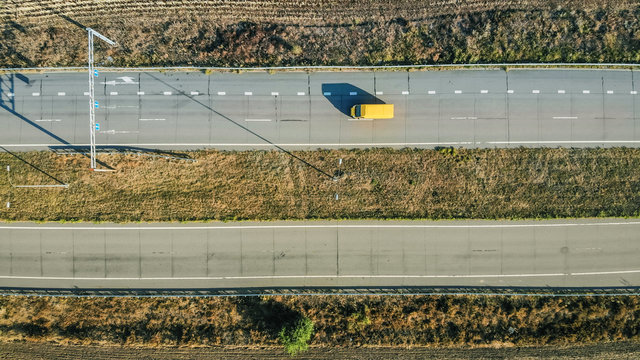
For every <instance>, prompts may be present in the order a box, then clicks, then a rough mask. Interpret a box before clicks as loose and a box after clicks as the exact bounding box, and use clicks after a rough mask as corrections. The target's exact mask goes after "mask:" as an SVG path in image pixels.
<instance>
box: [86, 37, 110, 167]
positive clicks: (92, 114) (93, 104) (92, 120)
mask: <svg viewBox="0 0 640 360" xmlns="http://www.w3.org/2000/svg"><path fill="white" fill-rule="evenodd" d="M86 30H87V32H88V33H89V132H90V135H89V136H90V138H91V140H90V141H91V148H90V153H91V170H94V171H95V170H96V108H97V107H98V102H97V101H96V99H95V98H94V95H95V94H94V90H93V85H94V79H93V78H94V77H97V76H98V71H97V70H95V69H94V68H93V37H94V36H97V37H98V38H99V39H102V40H104V42H106V43H107V44H109V45H111V46H114V45H115V44H116V43H115V42H114V41H111V40H109V39H108V38H107V37H106V36H104V35H102V34H100V33H99V32H97V31H95V30H93V29H92V28H87V29H86Z"/></svg>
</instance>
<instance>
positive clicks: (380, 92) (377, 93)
mask: <svg viewBox="0 0 640 360" xmlns="http://www.w3.org/2000/svg"><path fill="white" fill-rule="evenodd" d="M376 95H384V93H383V92H382V91H376Z"/></svg>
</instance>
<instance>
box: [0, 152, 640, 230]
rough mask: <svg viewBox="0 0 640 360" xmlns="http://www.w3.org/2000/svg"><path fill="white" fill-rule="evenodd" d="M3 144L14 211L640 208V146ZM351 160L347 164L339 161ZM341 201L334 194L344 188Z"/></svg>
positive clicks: (454, 214)
mask: <svg viewBox="0 0 640 360" xmlns="http://www.w3.org/2000/svg"><path fill="white" fill-rule="evenodd" d="M17 155H18V156H20V157H22V158H23V160H25V161H26V162H28V163H31V164H33V165H34V166H36V167H38V168H40V169H42V170H43V171H44V172H46V173H48V174H50V175H52V176H54V177H56V178H58V179H60V180H62V181H63V182H68V183H69V184H70V186H69V188H68V189H66V190H65V189H19V188H12V187H11V186H9V183H8V181H7V180H8V178H7V173H6V171H4V165H7V164H8V165H11V169H12V170H11V181H12V183H13V184H14V185H18V184H23V185H24V184H54V183H55V181H54V180H52V179H51V178H49V177H48V176H46V175H44V174H43V173H41V172H39V171H37V170H35V169H34V168H33V167H31V166H28V165H26V164H25V162H23V161H21V160H19V159H17V158H15V157H14V156H12V155H10V154H7V153H1V154H0V165H2V169H3V173H0V201H1V202H2V204H3V205H4V203H5V201H11V204H12V205H11V208H10V209H6V208H5V207H4V206H2V207H1V208H0V209H1V210H0V218H1V219H6V220H54V221H56V220H86V221H118V222H126V221H140V220H143V221H176V220H179V221H185V220H214V219H215V220H238V219H264V220H268V219H342V218H427V219H449V218H480V219H495V218H555V217H596V216H638V215H640V172H639V171H638V169H640V149H626V148H613V149H525V148H521V149H489V150H464V149H456V150H455V151H452V150H450V149H443V150H440V151H436V150H414V149H405V150H389V149H375V150H351V151H348V150H340V151H337V150H336V151H308V152H296V155H298V156H299V157H301V158H303V159H305V160H306V161H308V162H309V163H310V164H313V165H314V166H317V167H318V168H320V169H322V170H323V171H325V172H327V173H328V174H330V175H334V174H337V175H340V174H341V172H342V175H341V176H340V177H339V180H338V181H332V180H331V179H329V178H328V177H326V176H324V175H322V174H320V173H318V172H316V171H315V170H313V169H312V168H310V167H309V166H306V165H305V164H303V163H302V162H300V161H298V160H295V159H293V158H292V157H290V156H289V155H287V154H284V153H281V152H275V151H273V152H265V151H254V152H251V151H249V152H218V151H201V152H194V153H186V156H189V157H193V158H194V159H196V160H197V161H196V162H186V161H181V160H166V159H163V158H153V157H147V156H140V157H139V156H135V155H100V156H99V159H100V160H101V161H104V162H105V163H106V164H108V165H110V166H112V167H113V168H115V169H116V170H117V171H116V172H114V173H92V172H89V171H88V160H87V158H86V157H84V156H81V155H57V154H53V153H46V152H43V153H38V152H32V153H20V154H17ZM340 158H342V159H343V165H342V167H341V168H338V159H340ZM336 193H337V194H338V195H339V200H337V201H336V200H335V199H334V195H335V194H336Z"/></svg>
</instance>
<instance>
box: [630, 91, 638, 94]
mask: <svg viewBox="0 0 640 360" xmlns="http://www.w3.org/2000/svg"><path fill="white" fill-rule="evenodd" d="M630 94H631V95H637V94H638V92H637V91H635V90H631V91H630Z"/></svg>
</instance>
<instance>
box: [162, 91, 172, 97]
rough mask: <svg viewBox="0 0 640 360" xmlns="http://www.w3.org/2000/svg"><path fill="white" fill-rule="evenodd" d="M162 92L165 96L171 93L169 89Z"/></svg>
mask: <svg viewBox="0 0 640 360" xmlns="http://www.w3.org/2000/svg"><path fill="white" fill-rule="evenodd" d="M162 94H163V95H165V96H169V95H171V94H172V93H171V91H165V92H163V93H162Z"/></svg>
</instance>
